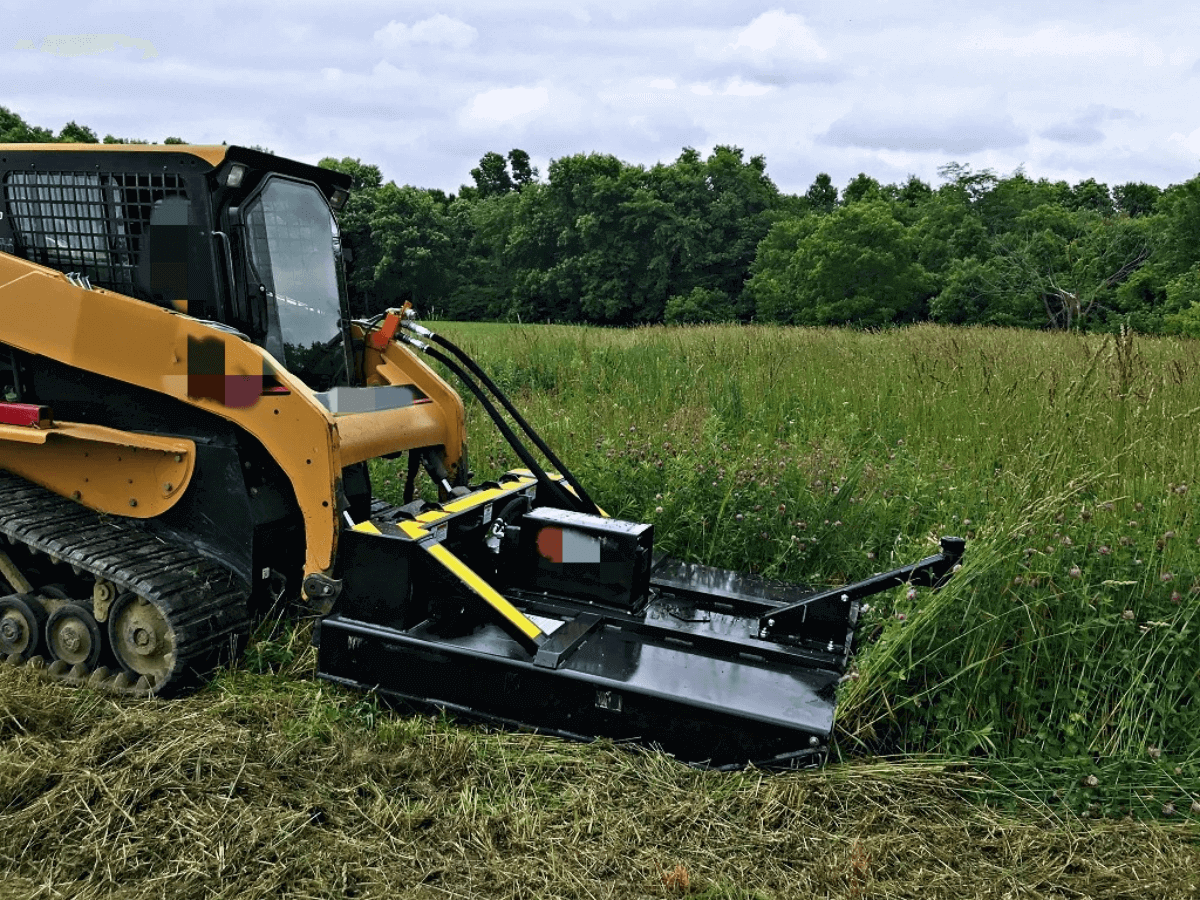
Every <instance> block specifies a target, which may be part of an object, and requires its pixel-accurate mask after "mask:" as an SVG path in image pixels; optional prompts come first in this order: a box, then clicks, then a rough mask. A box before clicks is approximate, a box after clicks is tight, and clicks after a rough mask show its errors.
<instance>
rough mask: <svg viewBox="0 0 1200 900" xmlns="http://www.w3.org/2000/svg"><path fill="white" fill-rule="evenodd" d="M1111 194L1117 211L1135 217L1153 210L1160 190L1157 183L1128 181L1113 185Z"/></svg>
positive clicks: (1146, 214)
mask: <svg viewBox="0 0 1200 900" xmlns="http://www.w3.org/2000/svg"><path fill="white" fill-rule="evenodd" d="M1112 195H1113V201H1114V202H1115V203H1116V206H1117V211H1118V212H1122V213H1124V214H1125V215H1127V216H1132V217H1134V218H1136V217H1138V216H1148V215H1150V213H1152V212H1154V207H1155V205H1156V204H1157V203H1158V198H1159V196H1161V195H1162V191H1161V190H1160V189H1159V188H1158V186H1157V185H1153V184H1146V183H1145V182H1141V181H1129V182H1126V183H1125V184H1118V185H1117V186H1116V187H1114V188H1113V190H1112Z"/></svg>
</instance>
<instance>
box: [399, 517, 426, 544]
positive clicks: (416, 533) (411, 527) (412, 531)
mask: <svg viewBox="0 0 1200 900" xmlns="http://www.w3.org/2000/svg"><path fill="white" fill-rule="evenodd" d="M396 524H397V525H398V526H399V527H400V530H401V531H403V532H404V533H405V534H407V535H408V536H409V537H410V538H416V539H418V540H419V539H421V538H423V537H428V536H429V532H428V531H426V530H425V529H424V528H422V527H421V526H420V525H418V524H417V523H416V522H408V521H404V522H397V523H396Z"/></svg>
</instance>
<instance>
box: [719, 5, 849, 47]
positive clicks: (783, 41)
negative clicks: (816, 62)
mask: <svg viewBox="0 0 1200 900" xmlns="http://www.w3.org/2000/svg"><path fill="white" fill-rule="evenodd" d="M732 46H733V49H734V50H740V49H742V48H745V49H747V50H749V51H751V52H752V53H753V54H754V55H756V56H757V55H759V54H769V55H787V56H793V57H796V56H799V57H802V58H804V59H825V58H826V57H827V56H828V55H829V54H828V53H827V52H826V51H825V48H824V47H822V46H821V44H820V42H819V41H818V40H817V36H816V35H815V34H814V33H813V30H812V29H811V28H809V27H808V26H807V25H805V24H804V17H803V16H797V15H793V14H792V13H786V12H784V11H783V10H782V9H773V10H771V11H770V12H765V13H763V14H762V15H761V16H759V17H758V18H756V19H755V20H754V21H752V22H751V23H750V24H749V25H747V26H746V27H745V28H743V29H742V30H741V31H739V32H738V36H737V40H736V41H734V43H733V45H732Z"/></svg>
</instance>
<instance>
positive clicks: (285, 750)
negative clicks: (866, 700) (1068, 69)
mask: <svg viewBox="0 0 1200 900" xmlns="http://www.w3.org/2000/svg"><path fill="white" fill-rule="evenodd" d="M297 668H303V666H301V667H297ZM296 674H297V673H296V672H295V671H293V672H292V673H285V674H279V675H257V674H253V673H251V672H248V671H245V670H242V671H235V672H232V673H228V674H224V675H222V676H221V677H220V678H219V679H218V680H217V682H216V683H215V684H214V685H213V686H211V687H210V688H209V689H207V690H206V691H204V692H203V693H201V694H200V695H198V696H195V697H191V698H188V699H185V700H179V701H172V702H160V701H155V700H145V701H136V700H129V699H117V698H111V697H107V696H101V695H97V694H95V693H93V692H91V691H90V690H87V689H70V688H65V687H63V686H62V685H58V684H54V683H51V682H50V681H49V680H48V679H46V678H45V677H43V676H42V675H40V674H39V673H37V672H30V671H27V670H16V669H12V668H9V667H0V868H2V872H0V896H4V897H25V898H43V897H44V898H51V897H72V898H93V897H95V898H99V897H121V898H142V897H164V896H168V897H179V898H190V897H197V898H200V897H205V898H209V897H230V898H233V897H236V898H257V897H264V898H265V897H271V898H277V897H306V898H309V897H339V898H340V897H354V898H367V897H389V898H392V897H445V896H456V897H457V896H470V897H502V896H503V897H531V898H533V897H537V898H550V897H622V898H624V897H635V896H636V897H671V896H689V897H702V898H718V897H727V898H745V900H750V898H777V897H778V898H783V897H804V898H808V897H813V896H821V897H920V898H923V900H924V898H938V897H947V898H953V900H961V898H963V897H974V896H995V897H1017V896H1020V897H1042V896H1054V897H1060V896H1088V897H1146V896H1154V897H1164V898H1166V897H1183V896H1195V895H1196V894H1195V892H1196V891H1197V889H1198V887H1197V885H1198V884H1200V876H1198V875H1197V872H1198V871H1200V850H1198V848H1197V840H1196V837H1197V835H1196V832H1195V830H1194V829H1192V830H1189V829H1188V827H1187V826H1182V825H1180V826H1175V825H1161V824H1133V823H1125V822H1108V823H1099V824H1085V823H1082V822H1079V821H1074V820H1072V821H1059V820H1056V819H1053V818H1051V817H1049V816H1048V814H1046V813H1045V812H1042V813H1035V812H1033V811H1030V812H1028V813H1026V814H1021V815H1019V816H1014V815H1011V814H1002V813H998V812H996V811H994V810H991V809H989V808H987V807H985V806H982V805H979V804H974V803H971V802H968V801H967V800H966V799H964V798H965V797H968V796H969V795H970V794H971V793H972V791H973V790H974V787H976V786H977V785H976V784H975V782H974V781H973V779H975V778H976V777H977V776H972V775H970V774H969V773H966V772H952V771H948V770H947V769H946V768H945V767H942V766H937V765H931V764H920V763H907V764H903V765H889V764H871V765H868V764H855V765H847V766H833V767H830V768H828V769H825V770H823V771H814V772H795V773H788V774H782V775H769V774H763V773H760V772H754V771H749V772H741V773H736V774H720V773H711V772H699V771H695V770H692V769H688V768H686V767H684V766H682V765H679V764H677V763H674V762H672V761H671V760H669V759H667V758H665V757H663V756H661V755H658V754H654V753H649V752H642V751H631V750H628V749H625V748H620V747H614V746H612V745H611V744H606V743H603V742H601V743H597V744H592V745H587V746H583V745H574V744H567V743H563V742H560V741H557V740H553V739H548V738H543V737H539V736H536V735H527V734H514V733H489V732H485V731H482V730H479V729H474V728H459V727H455V726H453V725H451V724H449V723H446V722H444V721H440V720H438V719H437V718H434V717H420V716H418V717H405V716H399V715H394V714H392V713H389V712H385V711H382V710H380V709H379V707H377V706H376V705H375V704H374V703H373V702H372V701H371V700H370V698H364V697H362V696H360V695H353V694H349V693H344V692H342V691H340V690H335V689H332V688H330V686H328V685H324V684H321V683H318V682H315V681H313V680H310V679H304V678H297V677H295V675H296Z"/></svg>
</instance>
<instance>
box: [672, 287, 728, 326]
mask: <svg viewBox="0 0 1200 900" xmlns="http://www.w3.org/2000/svg"><path fill="white" fill-rule="evenodd" d="M733 312H734V311H733V307H732V306H730V303H729V298H728V297H727V296H726V295H725V294H723V293H721V292H720V291H714V290H710V289H709V288H702V287H697V288H692V290H691V291H690V292H689V293H687V294H676V295H675V296H674V297H672V298H671V299H669V300H668V301H667V306H666V310H665V312H664V314H663V321H665V322H666V323H667V324H668V325H685V324H689V325H700V324H705V323H708V322H728V321H730V320H731V319H732V318H733V317H734V316H733Z"/></svg>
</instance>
